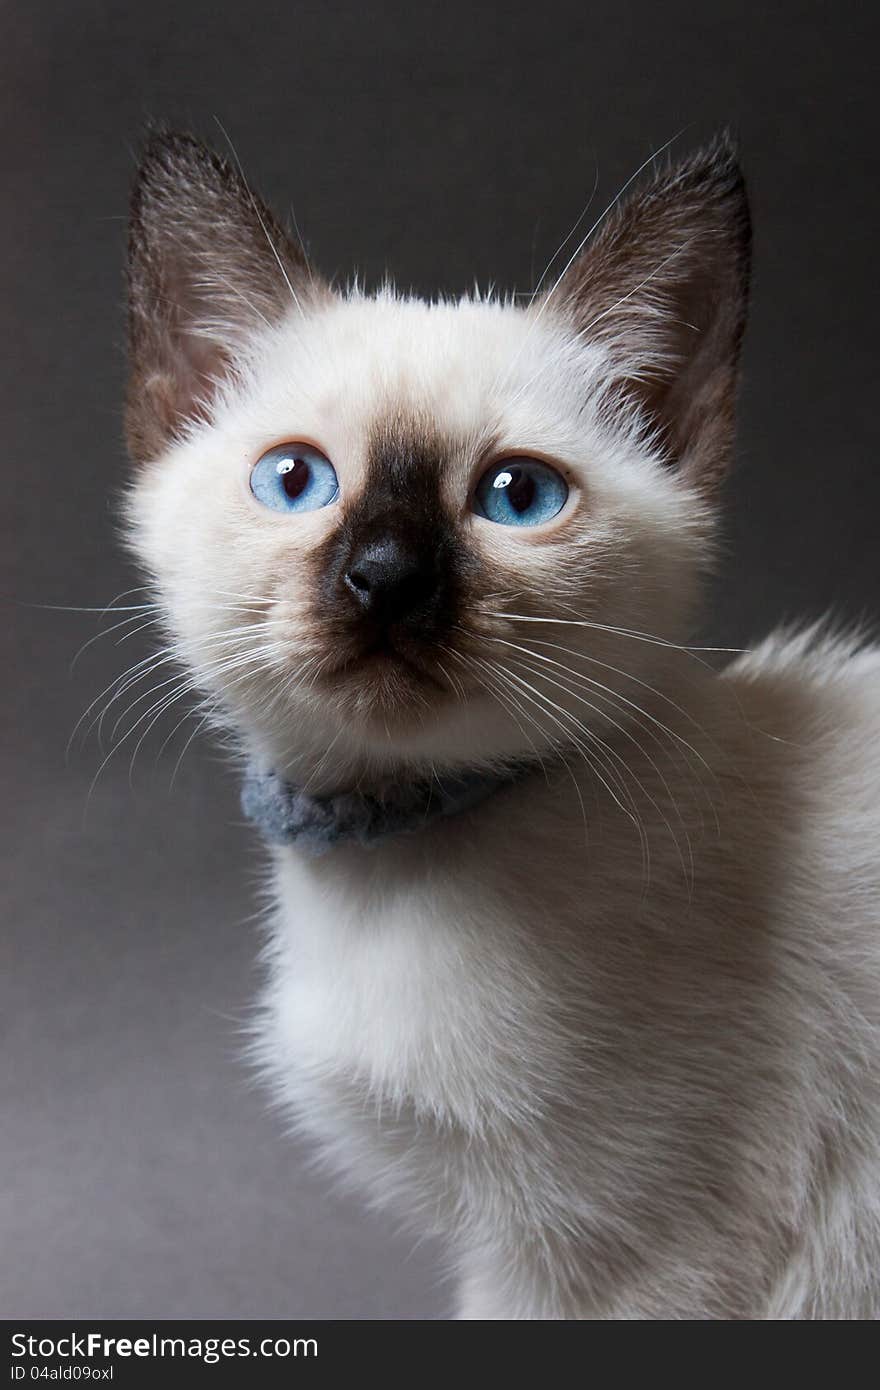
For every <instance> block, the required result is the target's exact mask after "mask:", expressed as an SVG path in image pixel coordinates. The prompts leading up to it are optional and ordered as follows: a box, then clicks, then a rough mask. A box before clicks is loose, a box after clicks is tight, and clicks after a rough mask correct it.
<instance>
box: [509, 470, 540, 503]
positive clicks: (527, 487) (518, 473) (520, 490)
mask: <svg viewBox="0 0 880 1390" xmlns="http://www.w3.org/2000/svg"><path fill="white" fill-rule="evenodd" d="M507 500H508V502H509V503H510V505H511V507H513V510H514V511H515V512H527V511H528V509H529V507H530V506H531V505H532V503H533V502H534V500H535V480H534V478H533V477H532V475H531V474H530V473H526V471H525V469H523V468H512V469H511V470H510V482H509V483H508V485H507Z"/></svg>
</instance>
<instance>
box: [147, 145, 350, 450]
mask: <svg viewBox="0 0 880 1390" xmlns="http://www.w3.org/2000/svg"><path fill="white" fill-rule="evenodd" d="M326 293H327V291H326V289H325V287H324V286H323V285H322V284H321V283H320V282H318V281H317V280H316V279H315V277H314V276H313V275H312V273H311V271H310V269H309V266H308V264H307V262H306V258H305V255H304V254H303V251H302V249H301V248H300V246H299V245H298V243H297V242H295V241H294V240H293V239H292V238H291V237H290V235H289V234H288V233H287V232H286V231H285V229H284V228H283V227H282V226H281V224H280V223H279V221H278V220H277V218H276V217H275V216H274V214H273V213H272V212H271V211H270V210H269V209H268V208H267V207H266V206H265V205H264V204H263V203H262V202H260V200H259V199H258V198H257V197H256V196H255V195H254V194H253V193H252V192H251V190H250V189H249V188H248V186H247V184H246V183H245V182H244V179H243V178H242V176H241V174H240V173H239V172H238V171H237V170H236V169H234V168H232V167H231V165H230V164H228V163H227V162H226V160H224V159H221V158H220V156H219V155H217V154H215V153H214V152H213V151H212V150H210V149H208V148H207V147H206V146H205V145H203V144H202V143H201V142H200V141H199V140H197V139H195V138H194V137H193V136H191V135H186V134H181V133H178V132H173V131H165V132H157V133H154V134H153V135H151V136H150V138H149V140H148V141H147V144H146V147H145V149H144V153H143V158H142V160H141V164H140V168H139V170H138V173H137V177H136V179H135V183H134V188H133V191H132V198H131V217H130V223H129V243H128V327H129V334H128V337H129V365H130V374H129V387H128V397H127V404H126V433H127V438H128V446H129V450H130V453H131V455H132V457H133V458H134V459H135V460H137V461H143V460H146V459H150V458H155V457H156V456H157V455H159V454H160V453H162V452H163V450H164V449H166V448H167V447H168V446H169V445H170V444H171V443H172V442H173V440H174V439H175V438H176V437H177V436H178V435H179V433H180V430H181V427H182V426H183V425H185V424H186V422H187V421H190V420H193V419H199V418H205V417H207V415H208V414H209V412H210V407H211V401H212V399H213V397H214V395H215V393H216V390H217V387H218V385H219V383H220V382H221V381H223V379H224V378H225V377H227V376H228V374H229V373H230V372H231V371H234V365H235V360H236V355H237V354H238V353H240V352H241V350H242V348H243V347H244V345H245V344H246V343H247V341H248V340H249V339H250V338H252V337H253V335H254V334H255V333H258V332H259V331H260V330H262V329H265V328H266V327H267V326H273V325H274V324H276V323H277V322H278V321H279V320H280V319H281V318H282V317H283V316H284V315H285V314H287V313H288V312H289V311H290V309H291V307H292V306H293V305H294V303H296V304H298V305H299V306H300V308H302V309H303V310H304V311H305V310H306V309H307V308H308V307H309V306H310V305H312V304H313V303H314V302H315V300H316V298H319V297H320V296H321V295H323V294H326Z"/></svg>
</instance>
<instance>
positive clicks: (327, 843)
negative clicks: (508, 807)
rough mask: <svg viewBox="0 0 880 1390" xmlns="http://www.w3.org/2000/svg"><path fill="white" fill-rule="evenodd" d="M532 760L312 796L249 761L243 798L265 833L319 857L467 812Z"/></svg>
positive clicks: (520, 775) (522, 771) (525, 770)
mask: <svg viewBox="0 0 880 1390" xmlns="http://www.w3.org/2000/svg"><path fill="white" fill-rule="evenodd" d="M534 766H535V764H534V763H520V764H517V765H515V766H514V767H511V768H507V769H506V770H504V771H503V772H495V773H487V772H465V773H460V774H456V775H455V776H452V775H439V776H436V777H434V778H432V779H430V780H428V779H426V780H424V781H414V782H395V783H392V784H389V785H388V786H386V787H384V788H383V789H382V791H381V793H375V792H374V793H370V792H364V791H360V790H353V791H348V792H338V793H336V794H335V795H333V796H313V795H312V794H311V792H308V791H306V790H304V789H303V788H301V787H297V786H295V785H294V784H293V783H291V782H287V781H285V779H284V778H283V777H280V776H279V775H278V773H277V772H274V771H272V770H268V771H264V770H262V769H260V768H259V767H257V766H255V765H254V764H253V763H252V764H251V765H250V767H249V768H248V770H247V772H246V774H245V779H244V785H243V787H242V794H241V804H242V809H243V811H244V813H245V815H246V816H247V818H248V820H250V821H253V823H254V825H255V826H256V827H257V829H258V830H260V831H262V833H263V835H264V836H265V837H266V839H267V840H270V841H272V842H273V843H274V844H279V845H296V847H297V849H299V850H301V851H302V852H303V853H304V854H307V855H310V856H312V857H317V856H319V855H322V854H326V853H327V851H328V850H331V849H333V848H334V847H335V846H337V845H346V844H357V845H362V846H363V847H364V848H372V847H373V846H374V845H378V844H381V843H382V842H383V841H385V840H389V839H391V838H392V837H393V836H396V835H408V834H413V833H414V832H416V831H419V830H423V829H425V828H426V827H427V826H429V825H431V824H433V822H434V821H437V820H441V819H444V818H448V817H450V816H457V815H460V814H461V813H462V812H465V811H470V810H471V809H472V808H473V807H475V806H478V805H479V804H480V802H481V801H485V800H486V799H487V797H490V796H492V795H493V793H494V792H496V791H500V790H501V789H502V788H503V787H509V786H512V785H513V783H515V782H518V781H520V780H521V779H522V778H523V777H525V776H526V775H527V774H528V773H530V772H531V771H532V770H533V768H534Z"/></svg>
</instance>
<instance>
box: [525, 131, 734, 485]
mask: <svg viewBox="0 0 880 1390" xmlns="http://www.w3.org/2000/svg"><path fill="white" fill-rule="evenodd" d="M749 244H750V223H749V209H748V202H747V199H746V192H745V186H744V183H743V177H742V171H741V169H740V167H739V164H738V161H737V157H736V151H735V149H734V147H733V145H732V143H731V141H730V140H729V139H728V138H727V137H726V136H722V137H720V138H719V139H718V140H716V141H715V142H714V143H713V144H712V145H710V146H709V147H708V148H707V149H704V150H701V151H700V152H699V153H698V154H696V155H694V156H693V157H692V158H690V159H688V160H687V161H686V162H685V163H683V164H680V165H679V166H678V167H677V168H672V169H669V170H666V171H663V172H660V173H657V174H655V176H654V178H653V179H652V180H651V181H650V182H649V183H647V185H646V186H644V187H643V188H642V189H640V190H639V191H637V192H636V193H635V194H634V195H633V196H632V197H630V198H629V200H628V201H626V202H624V203H622V204H621V205H620V206H618V207H615V208H613V209H612V211H611V212H610V213H609V214H608V215H607V216H606V218H605V219H604V221H603V222H602V224H601V225H600V227H599V230H598V232H597V234H596V236H595V237H594V238H593V240H592V241H591V243H590V244H589V245H588V247H587V249H586V250H585V251H584V252H582V253H581V255H580V256H579V257H578V259H577V260H576V261H575V262H574V263H573V264H572V266H571V267H570V269H568V270H567V272H566V273H565V275H564V276H563V278H562V280H561V282H560V283H559V286H558V289H557V290H556V291H550V294H549V295H548V297H547V298H548V299H549V298H550V296H552V298H553V302H554V304H556V303H558V304H559V305H561V307H562V308H563V310H564V311H565V312H566V314H567V315H569V316H570V317H571V318H572V319H573V321H574V323H575V326H576V327H577V330H578V331H579V333H580V334H581V335H582V337H583V339H584V341H588V342H589V341H593V342H598V343H601V344H602V345H603V346H604V347H605V348H606V349H607V350H608V352H609V354H610V357H611V361H612V371H613V374H614V377H615V382H614V386H613V394H617V395H618V396H620V395H622V396H624V397H626V398H628V399H629V400H634V401H636V402H637V404H638V405H639V407H640V408H641V410H642V412H643V417H644V419H645V421H646V423H647V424H648V425H649V427H650V428H651V429H652V431H653V432H654V433H655V436H656V437H657V438H658V439H659V441H660V442H661V444H662V446H663V449H664V451H665V454H666V456H667V457H668V459H669V461H670V463H672V464H673V465H674V466H676V467H678V468H679V469H680V470H681V472H682V474H683V476H684V477H686V478H687V479H688V481H689V482H692V483H694V484H696V485H697V486H699V487H701V488H702V489H704V490H705V491H707V492H711V491H712V490H713V488H714V486H715V484H716V483H717V481H718V480H719V478H720V477H721V476H722V475H723V473H724V472H725V470H726V468H727V466H728V463H729V459H730V455H731V451H732V444H733V418H734V404H735V392H736V377H737V365H738V360H739V351H740V344H741V341H742V335H743V329H744V327H745V318H746V301H747V296H748V279H749ZM548 307H549V305H548Z"/></svg>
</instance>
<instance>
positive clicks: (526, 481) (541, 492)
mask: <svg viewBox="0 0 880 1390" xmlns="http://www.w3.org/2000/svg"><path fill="white" fill-rule="evenodd" d="M567 497H568V484H567V483H566V481H565V479H564V478H563V477H561V476H560V474H559V473H557V472H556V471H555V469H553V468H550V467H548V465H547V464H546V463H539V462H538V460H537V459H525V458H523V459H516V458H514V459H506V460H505V461H504V463H494V464H493V465H492V467H491V468H490V469H489V470H488V472H486V473H484V474H483V476H482V478H481V479H480V481H479V483H478V484H477V491H476V493H475V494H474V511H475V512H476V513H477V515H478V516H484V517H485V518H486V520H487V521H497V522H498V523H499V525H501V526H540V524H541V522H542V521H549V520H550V518H551V517H552V516H556V514H557V512H561V511H562V508H563V507H564V506H565V502H566V498H567Z"/></svg>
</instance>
